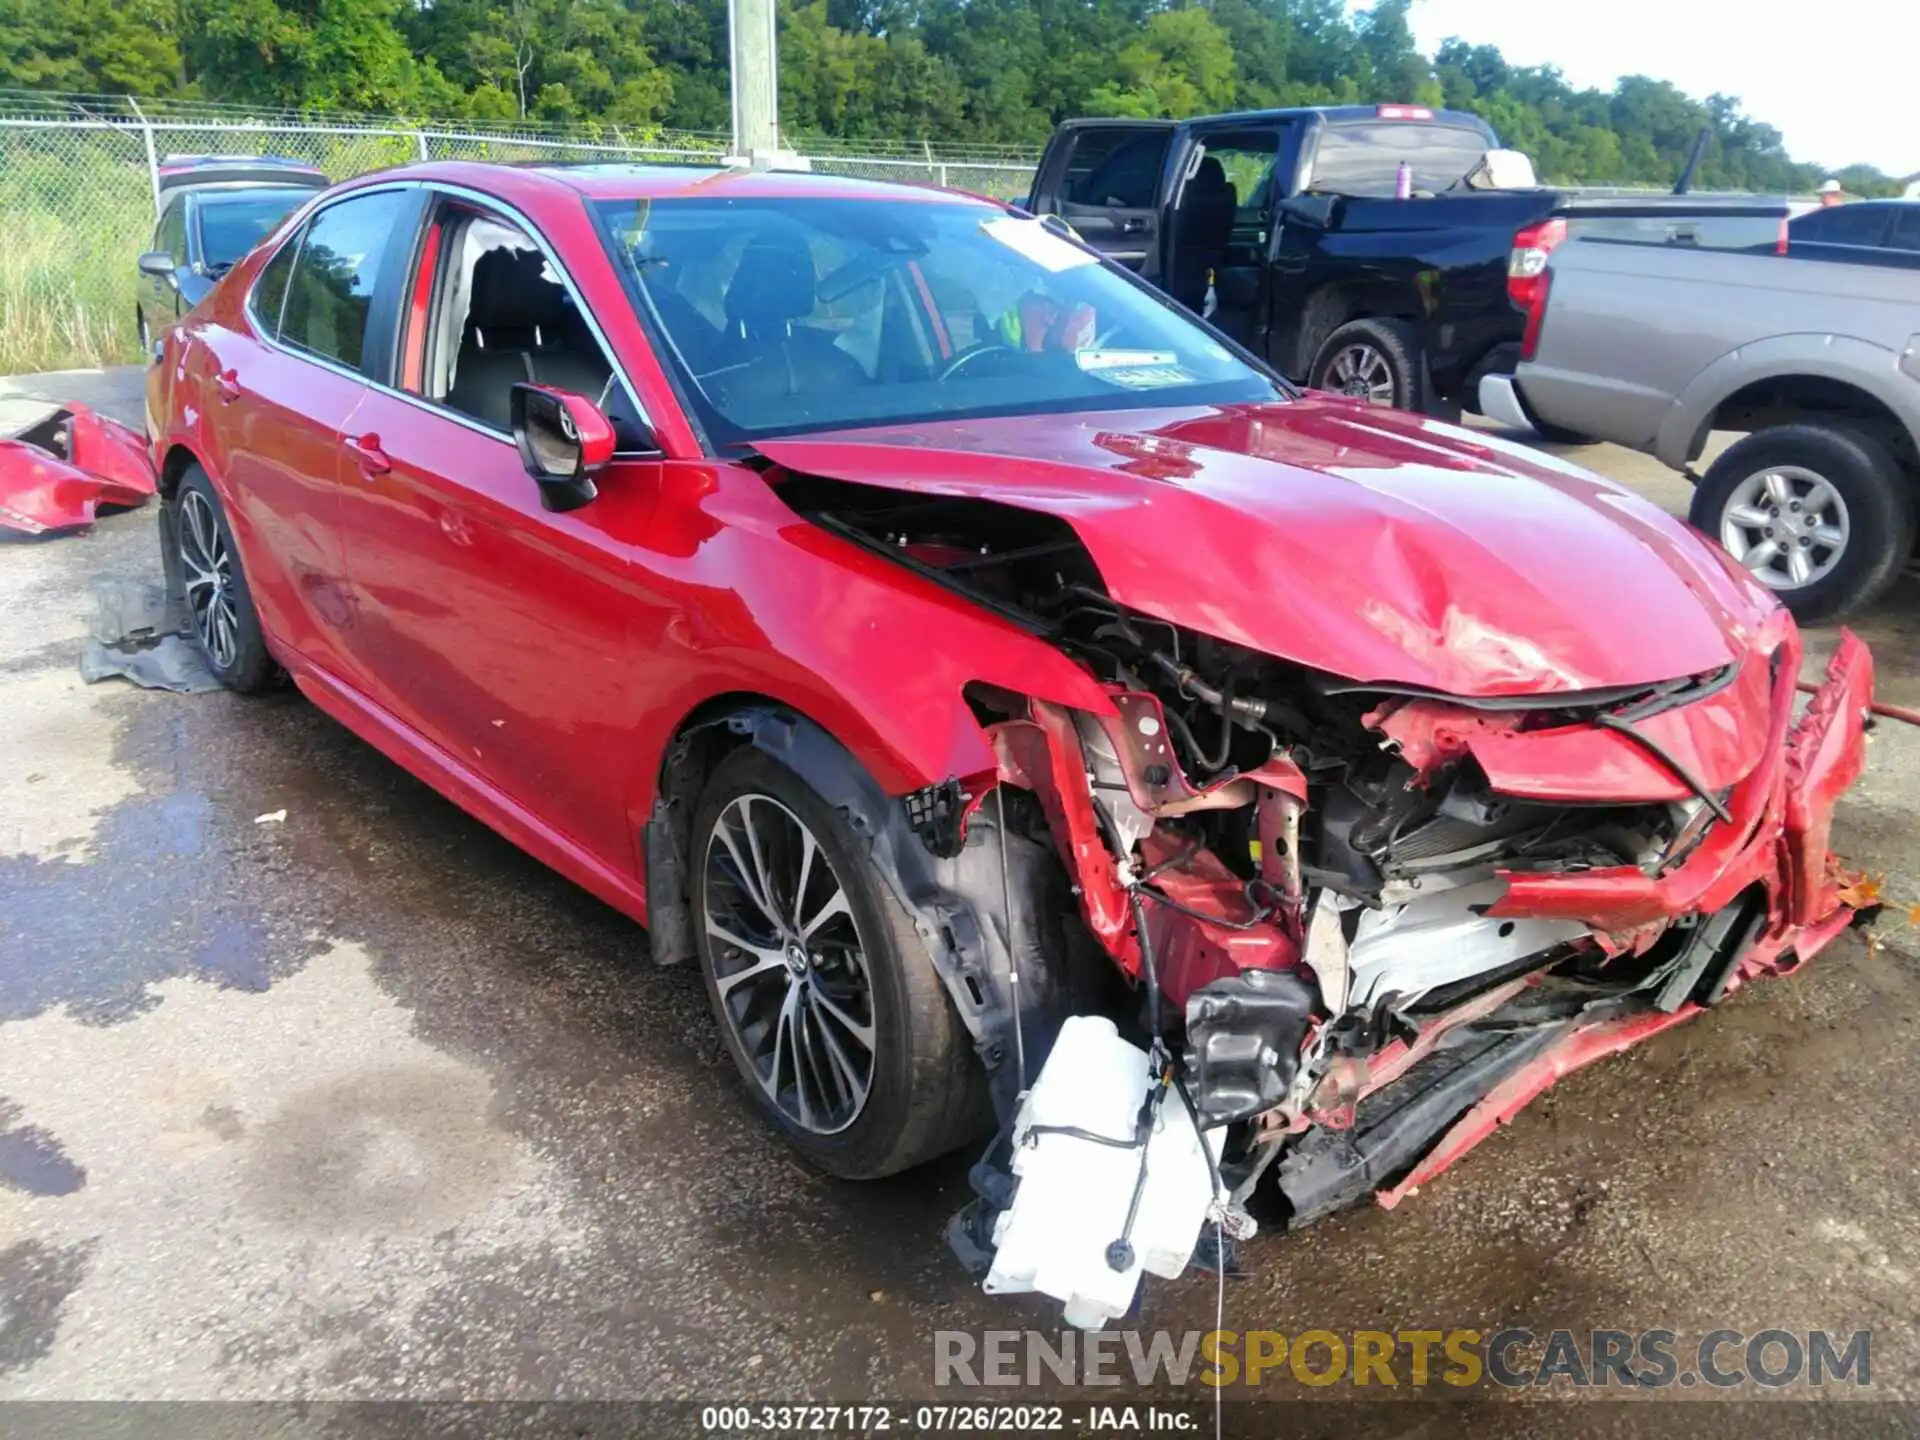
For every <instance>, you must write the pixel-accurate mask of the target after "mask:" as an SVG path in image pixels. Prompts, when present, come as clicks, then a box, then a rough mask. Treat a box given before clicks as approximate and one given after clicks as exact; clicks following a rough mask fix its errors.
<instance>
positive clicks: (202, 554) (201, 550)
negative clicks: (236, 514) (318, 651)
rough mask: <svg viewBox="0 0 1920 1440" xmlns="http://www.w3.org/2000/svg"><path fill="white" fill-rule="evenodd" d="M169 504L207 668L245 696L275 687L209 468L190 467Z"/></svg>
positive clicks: (185, 589)
mask: <svg viewBox="0 0 1920 1440" xmlns="http://www.w3.org/2000/svg"><path fill="white" fill-rule="evenodd" d="M168 503H169V504H170V505H172V506H173V508H174V512H175V513H174V516H173V524H172V526H171V527H170V528H171V532H172V537H173V542H174V558H176V559H177V560H178V561H179V562H180V568H179V577H180V585H181V592H182V595H183V597H184V599H185V601H186V607H187V618H188V621H189V622H190V624H191V626H192V629H193V638H194V643H195V644H197V645H198V646H199V647H200V653H201V654H202V655H203V656H205V657H206V661H207V668H208V669H209V670H211V671H212V672H213V676H214V678H215V679H216V680H218V681H219V682H220V683H221V684H222V685H224V686H226V687H227V689H229V690H237V691H239V692H240V693H241V694H242V695H257V694H259V693H260V692H261V691H263V690H269V689H271V688H272V687H273V682H274V680H275V678H276V677H277V675H278V673H279V669H278V667H277V666H276V665H275V664H274V661H273V656H272V655H271V654H269V653H268V651H267V640H266V636H265V635H264V634H263V633H262V632H261V629H260V616H259V614H258V612H256V611H255V610H254V608H253V591H252V590H251V589H250V588H249V587H248V585H247V572H246V570H245V568H244V567H243V566H242V565H241V563H240V551H239V548H238V547H237V546H236V545H235V544H234V543H233V531H232V529H231V528H230V527H229V526H228V524H227V512H226V511H225V509H223V508H222V507H221V504H220V497H219V496H218V495H216V494H214V491H213V482H212V481H210V480H208V479H207V472H206V471H204V470H202V469H201V468H200V467H199V466H198V465H193V466H189V467H188V469H187V472H186V474H184V475H183V476H181V477H180V488H179V489H177V490H176V491H174V494H173V499H172V500H170V501H169V502H168ZM163 533H164V532H163Z"/></svg>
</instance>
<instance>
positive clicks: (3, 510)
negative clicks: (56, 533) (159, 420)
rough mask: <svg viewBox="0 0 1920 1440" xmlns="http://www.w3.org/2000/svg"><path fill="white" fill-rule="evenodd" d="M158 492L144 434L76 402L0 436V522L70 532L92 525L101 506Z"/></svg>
mask: <svg viewBox="0 0 1920 1440" xmlns="http://www.w3.org/2000/svg"><path fill="white" fill-rule="evenodd" d="M153 493H154V478H153V464H152V461H151V460H150V459H149V458H148V455H147V443H146V441H145V439H144V438H142V437H141V436H140V435H139V434H137V433H136V432H135V431H133V430H132V429H130V428H128V427H127V426H125V425H122V424H121V423H120V422H119V421H118V420H112V419H109V418H108V417H106V416H104V415H97V414H95V413H94V412H93V411H92V410H91V409H89V408H88V407H87V406H85V405H82V404H80V403H79V402H78V401H74V402H71V403H69V404H67V405H65V406H63V407H62V408H61V409H59V410H56V411H54V413H53V414H51V415H49V416H47V417H46V418H45V419H42V420H37V421H35V422H34V423H33V424H32V425H30V426H28V427H27V428H26V429H25V430H22V431H19V432H17V433H16V434H14V435H12V436H9V437H7V438H5V439H0V527H4V528H6V529H11V530H18V531H22V532H23V533H25V534H28V535H38V534H41V533H43V532H46V531H53V530H70V529H73V528H75V527H78V526H82V525H91V524H92V523H93V517H94V512H95V511H96V510H97V509H98V508H99V507H100V506H102V505H109V506H123V507H130V506H134V505H141V504H144V503H145V502H146V501H147V500H148V499H150V498H151V497H152V496H153Z"/></svg>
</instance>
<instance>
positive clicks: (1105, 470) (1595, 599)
mask: <svg viewBox="0 0 1920 1440" xmlns="http://www.w3.org/2000/svg"><path fill="white" fill-rule="evenodd" d="M757 448H758V449H759V450H760V451H761V453H763V454H764V455H766V456H767V458H768V459H770V460H772V461H774V462H775V463H776V464H778V465H782V466H785V467H787V468H790V469H793V470H796V471H803V472H806V473H808V474H813V475H821V476H825V477H827V478H829V479H836V480H845V481H851V482H856V483H859V484H865V485H876V486H884V487H886V488H889V489H893V490H904V491H915V492H920V493H926V494H942V495H968V496H979V497H983V498H986V499H991V500H996V501H999V502H1000V503H1002V504H1006V505H1012V506H1018V507H1020V508H1023V509H1028V510H1037V511H1043V512H1045V513H1047V514H1051V515H1057V516H1059V517H1060V518H1061V519H1063V520H1065V521H1067V522H1068V523H1069V524H1071V525H1072V526H1073V528H1074V530H1075V531H1076V532H1077V533H1078V534H1079V536H1080V538H1081V540H1082V542H1083V543H1084V544H1085V545H1086V546H1087V549H1088V550H1089V551H1090V552H1091V554H1092V556H1093V560H1094V563H1095V564H1096V565H1097V566H1098V567H1099V569H1100V573H1101V575H1102V577H1103V578H1104V579H1105V581H1106V583H1107V587H1108V589H1109V591H1110V592H1111V593H1112V594H1113V596H1114V598H1116V599H1118V600H1121V601H1123V602H1124V603H1126V604H1128V605H1130V606H1132V607H1134V608H1135V609H1138V610H1141V611H1144V612H1146V613H1147V614H1150V615H1156V616H1159V617H1160V618H1162V619H1165V620H1171V621H1174V622H1176V623H1178V624H1181V625H1185V626H1188V627H1190V628H1191V629H1194V630H1199V631H1203V632H1205V633H1207V634H1210V635H1214V636H1217V637H1218V638H1220V639H1223V640H1231V641H1235V642H1237V643H1239V644H1242V645H1246V646H1249V647H1250V648H1252V649H1255V650H1260V651H1264V652H1265V653H1267V654H1270V655H1276V656H1280V657H1283V658H1285V659H1289V660H1293V661H1297V662H1299V663H1300V664H1303V665H1309V666H1312V667H1314V668H1316V669H1319V670H1324V671H1328V672H1331V673H1333V674H1336V675H1343V676H1347V677H1349V678H1352V679H1357V680H1368V681H1392V682H1397V683H1400V684H1405V685H1418V686H1424V687H1428V688H1431V689H1434V690H1438V691H1442V692H1445V693H1448V694H1454V695H1469V696H1473V695H1510V694H1530V693H1540V692H1554V691H1568V690H1592V689H1600V688H1604V687H1610V686H1615V685H1638V684H1643V683H1648V682H1651V681H1657V680H1669V679H1675V678H1677V677H1679V676H1682V675H1696V674H1700V673H1703V672H1705V671H1709V670H1714V669H1717V668H1719V667H1720V666H1723V665H1725V664H1727V663H1728V662H1729V661H1730V660H1732V659H1734V658H1735V657H1736V656H1738V655H1740V654H1742V653H1744V652H1745V651H1746V649H1747V648H1748V641H1749V637H1750V635H1751V634H1752V632H1753V631H1754V630H1755V629H1756V628H1757V627H1758V625H1759V624H1760V622H1761V621H1762V620H1763V619H1764V618H1765V616H1766V614H1767V613H1768V611H1769V610H1770V609H1771V608H1772V604H1773V602H1772V600H1771V599H1770V598H1769V597H1768V596H1767V595H1766V593H1765V592H1764V591H1762V590H1760V589H1759V588H1758V587H1757V586H1755V585H1752V584H1750V583H1748V582H1746V581H1744V580H1742V579H1739V578H1737V577H1736V576H1735V575H1734V574H1733V573H1731V571H1730V569H1729V567H1728V566H1727V565H1726V564H1724V563H1722V561H1721V560H1720V559H1719V558H1718V557H1717V555H1716V554H1715V553H1714V552H1713V551H1712V550H1711V549H1710V548H1709V547H1708V545H1707V544H1706V542H1704V541H1703V540H1701V539H1700V538H1699V537H1698V536H1696V535H1695V534H1694V533H1693V532H1691V531H1690V530H1688V529H1687V528H1686V527H1685V526H1683V525H1681V524H1680V523H1679V522H1678V521H1676V520H1674V519H1672V518H1671V517H1669V516H1668V515H1667V514H1665V512H1663V511H1661V510H1660V509H1658V508H1657V507H1656V506H1654V505H1653V504H1651V503H1650V502H1648V501H1646V500H1643V499H1641V498H1640V497H1639V496H1637V495H1635V494H1633V493H1632V492H1631V491H1629V490H1625V489H1622V488H1621V487H1620V486H1618V485H1614V484H1611V483H1609V482H1608V481H1605V480H1602V479H1600V478H1599V477H1598V476H1595V475H1591V474H1589V473H1587V472H1586V471H1584V470H1580V469H1578V468H1576V467H1574V466H1571V465H1567V464H1564V463H1563V462H1561V461H1558V460H1556V459H1554V458H1552V457H1551V456H1547V455H1540V454H1536V453H1534V452H1531V451H1528V450H1524V449H1522V448H1521V447H1519V446H1516V445H1511V444H1508V443H1506V442H1504V441H1499V440H1495V439H1492V438H1491V437H1486V436H1481V435H1476V434H1473V433H1471V432H1468V431H1464V430H1458V429H1455V428H1453V427H1450V426H1445V425H1440V424H1438V423H1436V422H1433V421H1430V420H1426V419H1423V418H1422V417H1420V416H1417V415H1409V414H1405V413H1402V412H1398V411H1388V410H1380V409H1374V408H1369V407H1366V406H1364V405H1359V404H1355V403H1352V402H1347V401H1342V400H1335V399H1332V398H1330V397H1324V396H1312V397H1308V398H1305V399H1302V400H1299V401H1295V402H1292V403H1287V404H1275V405H1266V406H1258V407H1253V406H1247V407H1236V408H1232V409H1212V408H1207V409H1183V410H1159V411H1144V412H1143V411H1128V412H1125V413H1117V414H1111V415H1101V414H1084V415H1047V416H1031V417H1014V418H998V419H986V420H955V421H947V422H935V423H931V424H925V425H919V426H915V427H913V428H911V429H907V428H894V429H876V430H857V431H843V432H838V433H835V434H829V435H810V436H807V437H805V438H804V439H796V440H779V441H768V442H766V443H763V444H760V445H759V446H758V447H757Z"/></svg>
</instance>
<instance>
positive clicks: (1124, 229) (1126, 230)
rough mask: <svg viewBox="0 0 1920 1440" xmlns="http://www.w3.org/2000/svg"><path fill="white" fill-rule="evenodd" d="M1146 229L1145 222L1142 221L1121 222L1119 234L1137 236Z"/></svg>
mask: <svg viewBox="0 0 1920 1440" xmlns="http://www.w3.org/2000/svg"><path fill="white" fill-rule="evenodd" d="M1146 228H1147V222H1146V221H1144V220H1139V219H1133V220H1122V221H1121V222H1120V233H1121V234H1122V235H1138V234H1139V233H1140V232H1141V231H1142V230H1145V229H1146Z"/></svg>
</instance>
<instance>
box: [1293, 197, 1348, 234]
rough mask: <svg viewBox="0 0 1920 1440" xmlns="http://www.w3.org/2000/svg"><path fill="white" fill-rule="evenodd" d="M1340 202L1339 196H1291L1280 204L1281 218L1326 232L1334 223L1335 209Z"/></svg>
mask: <svg viewBox="0 0 1920 1440" xmlns="http://www.w3.org/2000/svg"><path fill="white" fill-rule="evenodd" d="M1339 200H1340V197H1339V196H1338V195H1314V194H1306V195H1289V196H1288V197H1287V198H1286V199H1284V200H1282V201H1281V202H1280V218H1281V219H1282V220H1291V221H1293V222H1294V224H1296V225H1310V226H1312V227H1313V228H1314V229H1315V230H1324V229H1326V228H1327V227H1328V226H1329V225H1331V224H1332V223H1333V207H1334V206H1335V205H1336V204H1338V203H1339Z"/></svg>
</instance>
